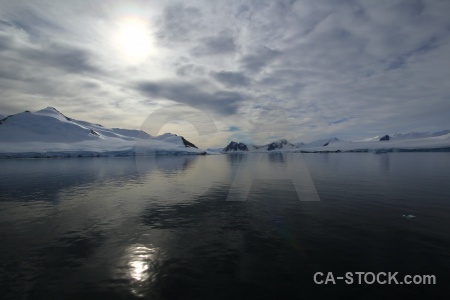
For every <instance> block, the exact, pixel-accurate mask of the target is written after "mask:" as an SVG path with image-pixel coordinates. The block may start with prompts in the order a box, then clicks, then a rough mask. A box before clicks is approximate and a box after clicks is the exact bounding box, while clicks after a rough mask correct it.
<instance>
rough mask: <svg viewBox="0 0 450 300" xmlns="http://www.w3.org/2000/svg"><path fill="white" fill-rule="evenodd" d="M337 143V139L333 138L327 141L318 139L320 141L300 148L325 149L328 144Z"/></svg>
mask: <svg viewBox="0 0 450 300" xmlns="http://www.w3.org/2000/svg"><path fill="white" fill-rule="evenodd" d="M338 142H339V139H338V138H335V137H333V138H328V139H320V140H316V141H314V142H310V143H307V144H303V145H302V146H301V147H302V148H310V147H327V146H328V145H330V144H334V143H338Z"/></svg>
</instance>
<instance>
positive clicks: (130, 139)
mask: <svg viewBox="0 0 450 300" xmlns="http://www.w3.org/2000/svg"><path fill="white" fill-rule="evenodd" d="M155 151H156V152H158V153H186V154H201V153H204V152H203V151H201V150H198V148H197V146H195V145H194V144H193V143H191V142H189V141H188V140H186V139H185V138H184V137H182V136H177V135H176V134H170V133H166V134H163V135H160V136H156V137H152V136H150V135H149V134H147V133H146V132H144V131H142V130H130V129H121V128H106V127H103V126H102V125H100V124H93V123H89V122H86V121H80V120H75V119H72V118H69V117H67V116H65V115H64V114H62V113H61V112H59V111H58V110H57V109H55V108H53V107H47V108H45V109H42V110H39V111H36V112H30V111H25V112H22V113H18V114H15V115H11V116H3V115H2V116H1V117H0V157H42V156H52V157H53V156H117V155H120V156H131V155H136V153H137V152H143V153H144V154H145V153H146V152H147V153H149V152H155Z"/></svg>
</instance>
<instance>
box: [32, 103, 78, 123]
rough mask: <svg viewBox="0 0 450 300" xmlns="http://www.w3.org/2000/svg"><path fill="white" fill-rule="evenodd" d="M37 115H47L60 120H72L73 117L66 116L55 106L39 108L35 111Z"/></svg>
mask: <svg viewBox="0 0 450 300" xmlns="http://www.w3.org/2000/svg"><path fill="white" fill-rule="evenodd" d="M35 114H36V115H41V116H47V117H52V118H55V119H58V120H60V121H72V119H70V118H68V117H66V116H65V115H63V114H62V113H61V112H59V111H58V110H57V109H56V108H54V107H50V106H49V107H47V108H44V109H41V110H38V111H37V112H35Z"/></svg>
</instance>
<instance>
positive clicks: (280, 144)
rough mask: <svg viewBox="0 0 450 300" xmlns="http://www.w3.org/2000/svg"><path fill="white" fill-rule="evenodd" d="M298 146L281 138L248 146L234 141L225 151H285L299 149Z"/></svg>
mask: <svg viewBox="0 0 450 300" xmlns="http://www.w3.org/2000/svg"><path fill="white" fill-rule="evenodd" d="M297 148H298V147H297V146H296V145H294V144H292V143H289V142H288V141H287V140H285V139H281V140H278V141H275V142H271V143H269V144H267V145H262V146H257V145H249V146H247V145H246V144H244V143H239V142H234V141H232V142H231V143H229V144H228V146H226V147H225V148H224V149H223V152H232V151H252V152H255V151H256V152H259V151H275V150H279V151H284V150H291V149H297Z"/></svg>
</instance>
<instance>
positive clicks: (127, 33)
mask: <svg viewBox="0 0 450 300" xmlns="http://www.w3.org/2000/svg"><path fill="white" fill-rule="evenodd" d="M153 44H154V43H153V39H152V33H151V32H150V30H149V24H148V23H147V22H146V21H145V20H143V19H141V18H138V17H126V18H122V19H121V20H120V21H119V22H118V23H117V28H116V30H115V32H114V45H115V47H116V49H117V50H118V51H119V53H120V55H121V56H122V59H123V60H124V61H126V62H127V63H130V64H139V63H142V62H144V61H145V60H146V59H147V58H148V57H149V56H150V54H151V53H152V52H154V51H155V50H156V49H155V47H154V45H153Z"/></svg>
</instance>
